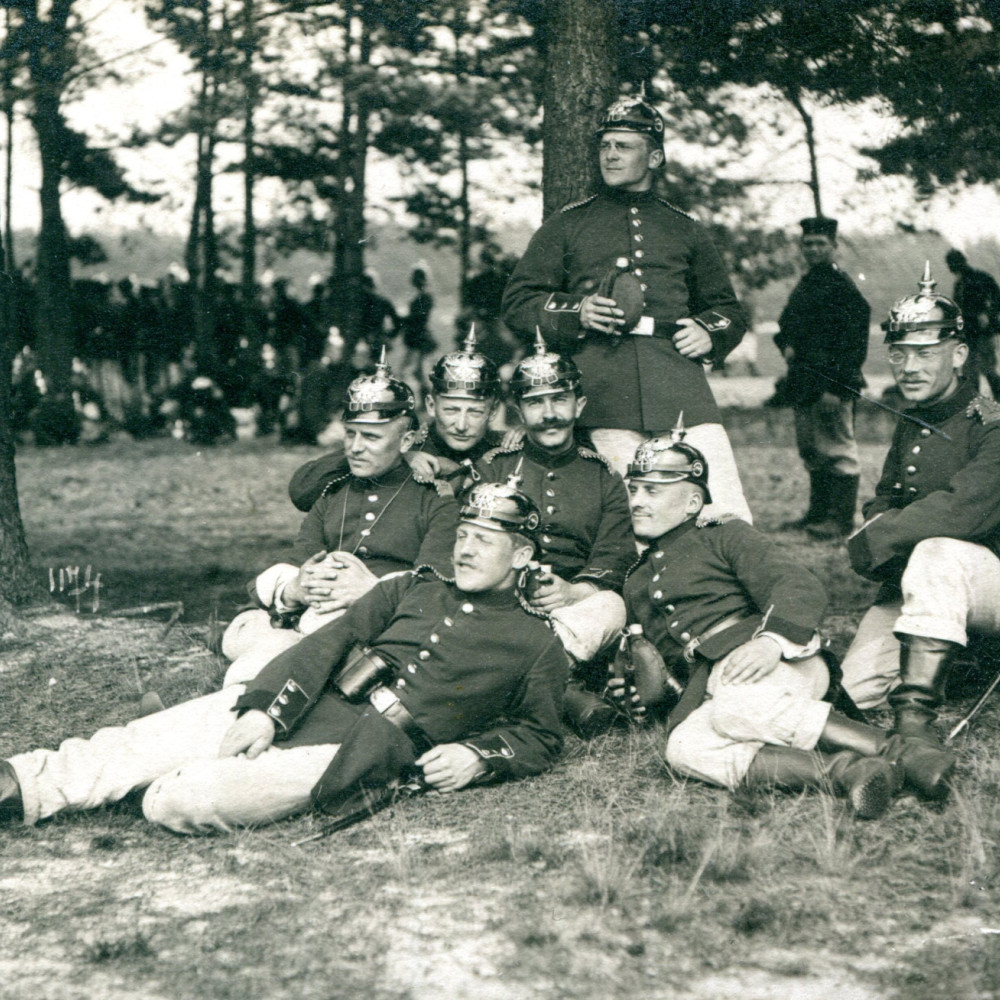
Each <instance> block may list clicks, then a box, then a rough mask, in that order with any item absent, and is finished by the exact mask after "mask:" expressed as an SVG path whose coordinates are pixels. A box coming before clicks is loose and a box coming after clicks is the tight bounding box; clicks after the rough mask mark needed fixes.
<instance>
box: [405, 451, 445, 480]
mask: <svg viewBox="0 0 1000 1000" xmlns="http://www.w3.org/2000/svg"><path fill="white" fill-rule="evenodd" d="M403 460H404V461H405V462H406V464H407V465H409V467H410V472H411V473H413V478H414V479H415V480H416V481H417V482H418V483H429V482H431V480H433V479H435V478H437V476H439V475H440V473H441V463H440V462H439V461H438V459H437V457H436V456H435V455H428V454H427V453H426V452H422V451H405V452H403Z"/></svg>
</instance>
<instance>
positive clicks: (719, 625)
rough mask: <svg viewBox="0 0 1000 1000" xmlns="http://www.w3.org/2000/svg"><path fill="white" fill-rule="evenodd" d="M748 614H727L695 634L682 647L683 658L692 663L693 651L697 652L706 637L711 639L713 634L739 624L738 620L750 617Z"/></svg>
mask: <svg viewBox="0 0 1000 1000" xmlns="http://www.w3.org/2000/svg"><path fill="white" fill-rule="evenodd" d="M750 617H751V616H750V615H741V614H733V615H727V616H726V617H725V618H723V619H722V621H720V622H716V623H715V624H714V625H713V626H711V628H707V629H705V631H704V632H702V633H701V635H696V636H695V637H694V638H693V639H692V640H691V641H690V642H688V644H687V645H686V646H685V647H684V659H685V660H687V661H688V663H694V657H695V653H697V652H698V647H699V646H700V645H701V644H702V643H703V642H705V641H706V640H707V639H711V638H712V636H713V635H718V634H719V633H720V632H725V631H726V629H727V628H732V627H733V626H734V625H739V623H740V622H744V621H746V620H747V619H748V618H750Z"/></svg>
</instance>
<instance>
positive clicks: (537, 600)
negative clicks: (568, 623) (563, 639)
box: [528, 573, 597, 615]
mask: <svg viewBox="0 0 1000 1000" xmlns="http://www.w3.org/2000/svg"><path fill="white" fill-rule="evenodd" d="M596 589H597V588H596V587H594V586H592V585H591V584H589V583H570V582H569V581H568V580H564V579H563V578H562V577H561V576H558V575H557V574H556V573H549V574H548V575H547V576H540V577H538V578H537V579H536V580H535V584H534V586H533V588H532V592H531V598H530V600H529V601H528V603H529V604H530V605H531V606H532V607H533V608H535V609H536V610H537V611H543V612H545V614H547V615H550V614H552V612H553V611H558V610H559V608H566V607H569V605H571V604H577V603H578V602H579V601H582V600H583V599H584V598H585V597H589V596H590V595H591V594H593V593H594V592H595V591H596Z"/></svg>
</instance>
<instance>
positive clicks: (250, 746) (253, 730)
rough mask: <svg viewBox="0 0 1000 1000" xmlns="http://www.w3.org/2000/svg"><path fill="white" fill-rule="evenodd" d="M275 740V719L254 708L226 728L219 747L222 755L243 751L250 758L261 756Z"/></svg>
mask: <svg viewBox="0 0 1000 1000" xmlns="http://www.w3.org/2000/svg"><path fill="white" fill-rule="evenodd" d="M273 742H274V720H273V719H272V718H271V717H270V716H269V715H268V714H267V712H261V711H260V710H259V709H256V708H253V709H251V710H250V711H249V712H245V713H244V714H243V715H241V716H240V717H239V718H238V719H237V720H236V721H235V722H234V723H233V724H232V725H231V726H230V727H229V729H228V730H226V735H225V736H223V737H222V745H221V746H220V747H219V756H220V757H236V756H238V755H239V754H241V753H245V754H246V755H247V759H248V760H253V759H254V758H255V757H259V756H260V755H261V754H262V753H263V752H264V751H265V750H266V749H267V748H268V747H269V746H270V745H271V744H272V743H273Z"/></svg>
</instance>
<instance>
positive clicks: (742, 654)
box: [717, 635, 781, 684]
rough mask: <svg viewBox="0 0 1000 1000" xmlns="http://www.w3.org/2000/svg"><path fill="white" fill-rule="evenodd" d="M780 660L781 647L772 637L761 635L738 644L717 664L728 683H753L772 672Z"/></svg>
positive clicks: (723, 678)
mask: <svg viewBox="0 0 1000 1000" xmlns="http://www.w3.org/2000/svg"><path fill="white" fill-rule="evenodd" d="M780 662H781V647H780V646H779V645H778V644H777V643H776V642H775V641H774V640H773V639H771V638H770V637H768V636H766V635H759V636H757V638H756V639H751V640H750V641H749V642H745V643H743V645H742V646H737V647H736V648H735V649H734V650H733V651H732V652H731V653H729V654H728V655H726V656H724V657H723V658H722V659H721V660H719V662H718V664H717V665H718V666H720V667H721V668H722V680H723V681H724V682H725V683H726V684H753V683H754V682H755V681H759V680H761V679H763V678H764V677H767V675H768V674H770V673H772V672H773V671H774V669H775V668H776V667H777V666H778V664H779V663H780Z"/></svg>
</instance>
